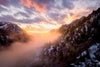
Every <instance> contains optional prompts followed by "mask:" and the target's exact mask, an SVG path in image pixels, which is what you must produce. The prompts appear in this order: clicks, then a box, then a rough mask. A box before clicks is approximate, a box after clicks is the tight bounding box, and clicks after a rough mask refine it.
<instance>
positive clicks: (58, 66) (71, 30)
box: [40, 8, 100, 67]
mask: <svg viewBox="0 0 100 67" xmlns="http://www.w3.org/2000/svg"><path fill="white" fill-rule="evenodd" d="M60 32H61V33H62V37H61V38H60V39H59V40H58V41H57V42H55V43H52V44H49V45H50V46H49V47H44V49H43V52H42V58H43V59H41V60H40V62H42V63H41V65H43V66H45V67H66V66H72V67H93V66H95V67H96V66H100V58H99V57H100V8H99V9H98V10H96V11H93V12H92V13H91V14H90V15H89V16H87V17H82V18H81V19H78V20H76V21H74V22H73V23H71V24H70V25H63V26H62V27H61V28H60ZM43 61H44V63H43Z"/></svg>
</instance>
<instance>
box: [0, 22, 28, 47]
mask: <svg viewBox="0 0 100 67" xmlns="http://www.w3.org/2000/svg"><path fill="white" fill-rule="evenodd" d="M27 40H28V37H27V35H26V34H25V32H24V31H23V30H22V29H21V28H20V27H18V26H17V25H16V24H13V23H10V22H0V46H9V45H10V44H11V43H13V42H15V41H20V42H25V41H27Z"/></svg>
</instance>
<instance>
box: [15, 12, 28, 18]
mask: <svg viewBox="0 0 100 67" xmlns="http://www.w3.org/2000/svg"><path fill="white" fill-rule="evenodd" d="M17 15H22V16H24V17H27V18H28V17H29V14H26V13H23V12H18V13H16V14H14V16H17Z"/></svg>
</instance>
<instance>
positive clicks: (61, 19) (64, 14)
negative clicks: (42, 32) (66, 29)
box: [0, 0, 100, 25]
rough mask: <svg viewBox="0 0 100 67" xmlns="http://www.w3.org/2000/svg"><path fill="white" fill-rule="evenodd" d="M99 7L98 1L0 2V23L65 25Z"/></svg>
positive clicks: (24, 0) (39, 0)
mask: <svg viewBox="0 0 100 67" xmlns="http://www.w3.org/2000/svg"><path fill="white" fill-rule="evenodd" d="M99 6H100V1H99V0H0V21H11V22H19V23H36V24H39V23H41V22H42V21H43V22H45V24H46V23H47V24H48V23H49V24H53V25H56V24H65V23H69V22H71V21H73V20H75V19H77V18H80V17H82V16H84V15H85V16H86V15H88V14H89V13H91V11H92V10H95V9H97V8H98V7H99ZM70 18H71V19H70Z"/></svg>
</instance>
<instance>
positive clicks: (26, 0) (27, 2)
mask: <svg viewBox="0 0 100 67" xmlns="http://www.w3.org/2000/svg"><path fill="white" fill-rule="evenodd" d="M20 3H21V4H23V5H24V6H26V7H28V8H31V7H34V8H35V9H36V10H37V11H39V12H43V13H45V12H46V7H47V6H48V4H47V3H41V4H39V3H38V1H36V0H21V1H20Z"/></svg>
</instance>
